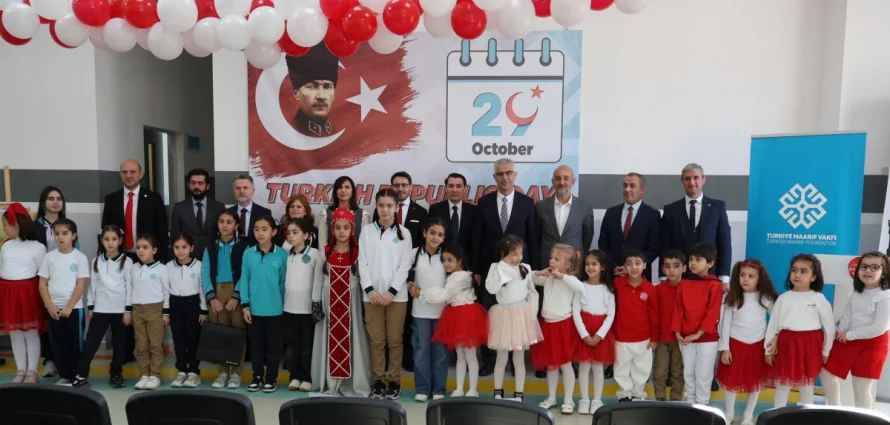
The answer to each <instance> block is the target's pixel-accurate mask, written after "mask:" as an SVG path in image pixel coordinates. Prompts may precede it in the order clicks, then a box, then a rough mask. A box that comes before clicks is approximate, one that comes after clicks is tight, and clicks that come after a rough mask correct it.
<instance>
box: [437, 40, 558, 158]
mask: <svg viewBox="0 0 890 425" xmlns="http://www.w3.org/2000/svg"><path fill="white" fill-rule="evenodd" d="M487 47H488V48H487V49H486V50H473V49H472V48H471V45H470V41H469V40H463V41H462V43H461V50H459V51H457V50H456V51H452V52H450V53H449V54H448V69H447V73H448V75H447V94H446V95H447V108H446V111H447V119H446V121H447V130H446V141H445V143H446V154H447V158H448V160H449V161H450V162H492V161H494V160H496V159H498V158H504V157H507V158H511V159H513V161H514V162H533V163H553V162H558V161H559V160H560V159H561V158H562V153H563V98H564V87H565V56H564V55H563V52H561V51H559V50H555V49H552V48H551V42H550V39H549V38H544V39H542V40H541V42H540V46H539V47H538V48H536V49H527V48H526V47H527V46H525V42H524V41H523V40H516V41H515V42H513V45H512V46H510V47H512V48H511V49H501V50H499V49H498V43H497V40H495V39H489V40H488V46H487Z"/></svg>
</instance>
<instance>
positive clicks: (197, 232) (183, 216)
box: [170, 168, 226, 258]
mask: <svg viewBox="0 0 890 425" xmlns="http://www.w3.org/2000/svg"><path fill="white" fill-rule="evenodd" d="M187 178H188V182H189V192H191V193H192V195H191V196H190V197H189V198H188V199H186V200H185V201H182V202H177V203H176V205H174V206H173V211H172V212H171V213H170V234H171V235H172V236H173V237H174V238H175V237H177V236H179V235H180V234H182V233H188V234H189V235H191V237H192V239H193V240H194V241H195V252H194V254H192V256H193V257H194V258H204V247H206V246H207V244H209V243H212V242H213V241H214V240H215V239H216V218H217V216H218V215H219V213H220V212H221V211H223V210H224V209H226V206H225V205H223V204H222V202H219V201H217V200H215V199H212V198H209V197H208V196H207V193H208V192H210V184H211V183H210V174H209V173H208V172H207V171H206V170H202V169H200V168H196V169H194V170H191V171H189V173H188V176H187ZM170 258H173V256H172V255H171V256H170Z"/></svg>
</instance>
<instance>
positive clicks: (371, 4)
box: [358, 0, 389, 28]
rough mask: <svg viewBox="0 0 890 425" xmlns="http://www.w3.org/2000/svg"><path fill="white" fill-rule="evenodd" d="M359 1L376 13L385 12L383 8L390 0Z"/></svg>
mask: <svg viewBox="0 0 890 425" xmlns="http://www.w3.org/2000/svg"><path fill="white" fill-rule="evenodd" d="M358 2H359V4H361V5H362V6H364V7H367V8H368V9H371V10H372V11H373V12H374V13H383V8H384V7H386V4H387V3H389V0H359V1H358ZM377 28H380V27H377Z"/></svg>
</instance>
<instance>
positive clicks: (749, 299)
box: [717, 292, 773, 351]
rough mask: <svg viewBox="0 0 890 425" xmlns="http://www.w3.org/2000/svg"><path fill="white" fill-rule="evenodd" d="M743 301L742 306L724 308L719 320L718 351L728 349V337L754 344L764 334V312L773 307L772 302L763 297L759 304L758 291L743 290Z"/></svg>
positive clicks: (760, 339)
mask: <svg viewBox="0 0 890 425" xmlns="http://www.w3.org/2000/svg"><path fill="white" fill-rule="evenodd" d="M742 296H743V297H744V299H745V303H744V304H743V305H742V308H736V307H732V308H726V309H724V310H723V318H722V319H721V320H720V328H721V329H720V341H719V342H718V344H717V349H718V350H719V351H725V350H729V339H730V338H732V339H734V340H736V341H739V342H744V343H745V344H754V343H755V342H760V341H762V340H763V337H764V335H766V314H767V313H770V312H771V311H772V309H773V302H772V301H770V300H769V299H764V300H763V304H765V305H766V307H767V308H764V307H763V306H762V305H760V293H758V292H745V293H744V294H742Z"/></svg>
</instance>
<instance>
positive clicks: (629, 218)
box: [624, 207, 634, 239]
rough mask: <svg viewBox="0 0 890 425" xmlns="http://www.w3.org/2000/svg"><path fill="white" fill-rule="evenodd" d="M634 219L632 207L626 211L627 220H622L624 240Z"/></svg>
mask: <svg viewBox="0 0 890 425" xmlns="http://www.w3.org/2000/svg"><path fill="white" fill-rule="evenodd" d="M633 219H634V207H630V208H628V209H627V218H626V219H624V239H627V234H628V233H630V223H631V221H633Z"/></svg>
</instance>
